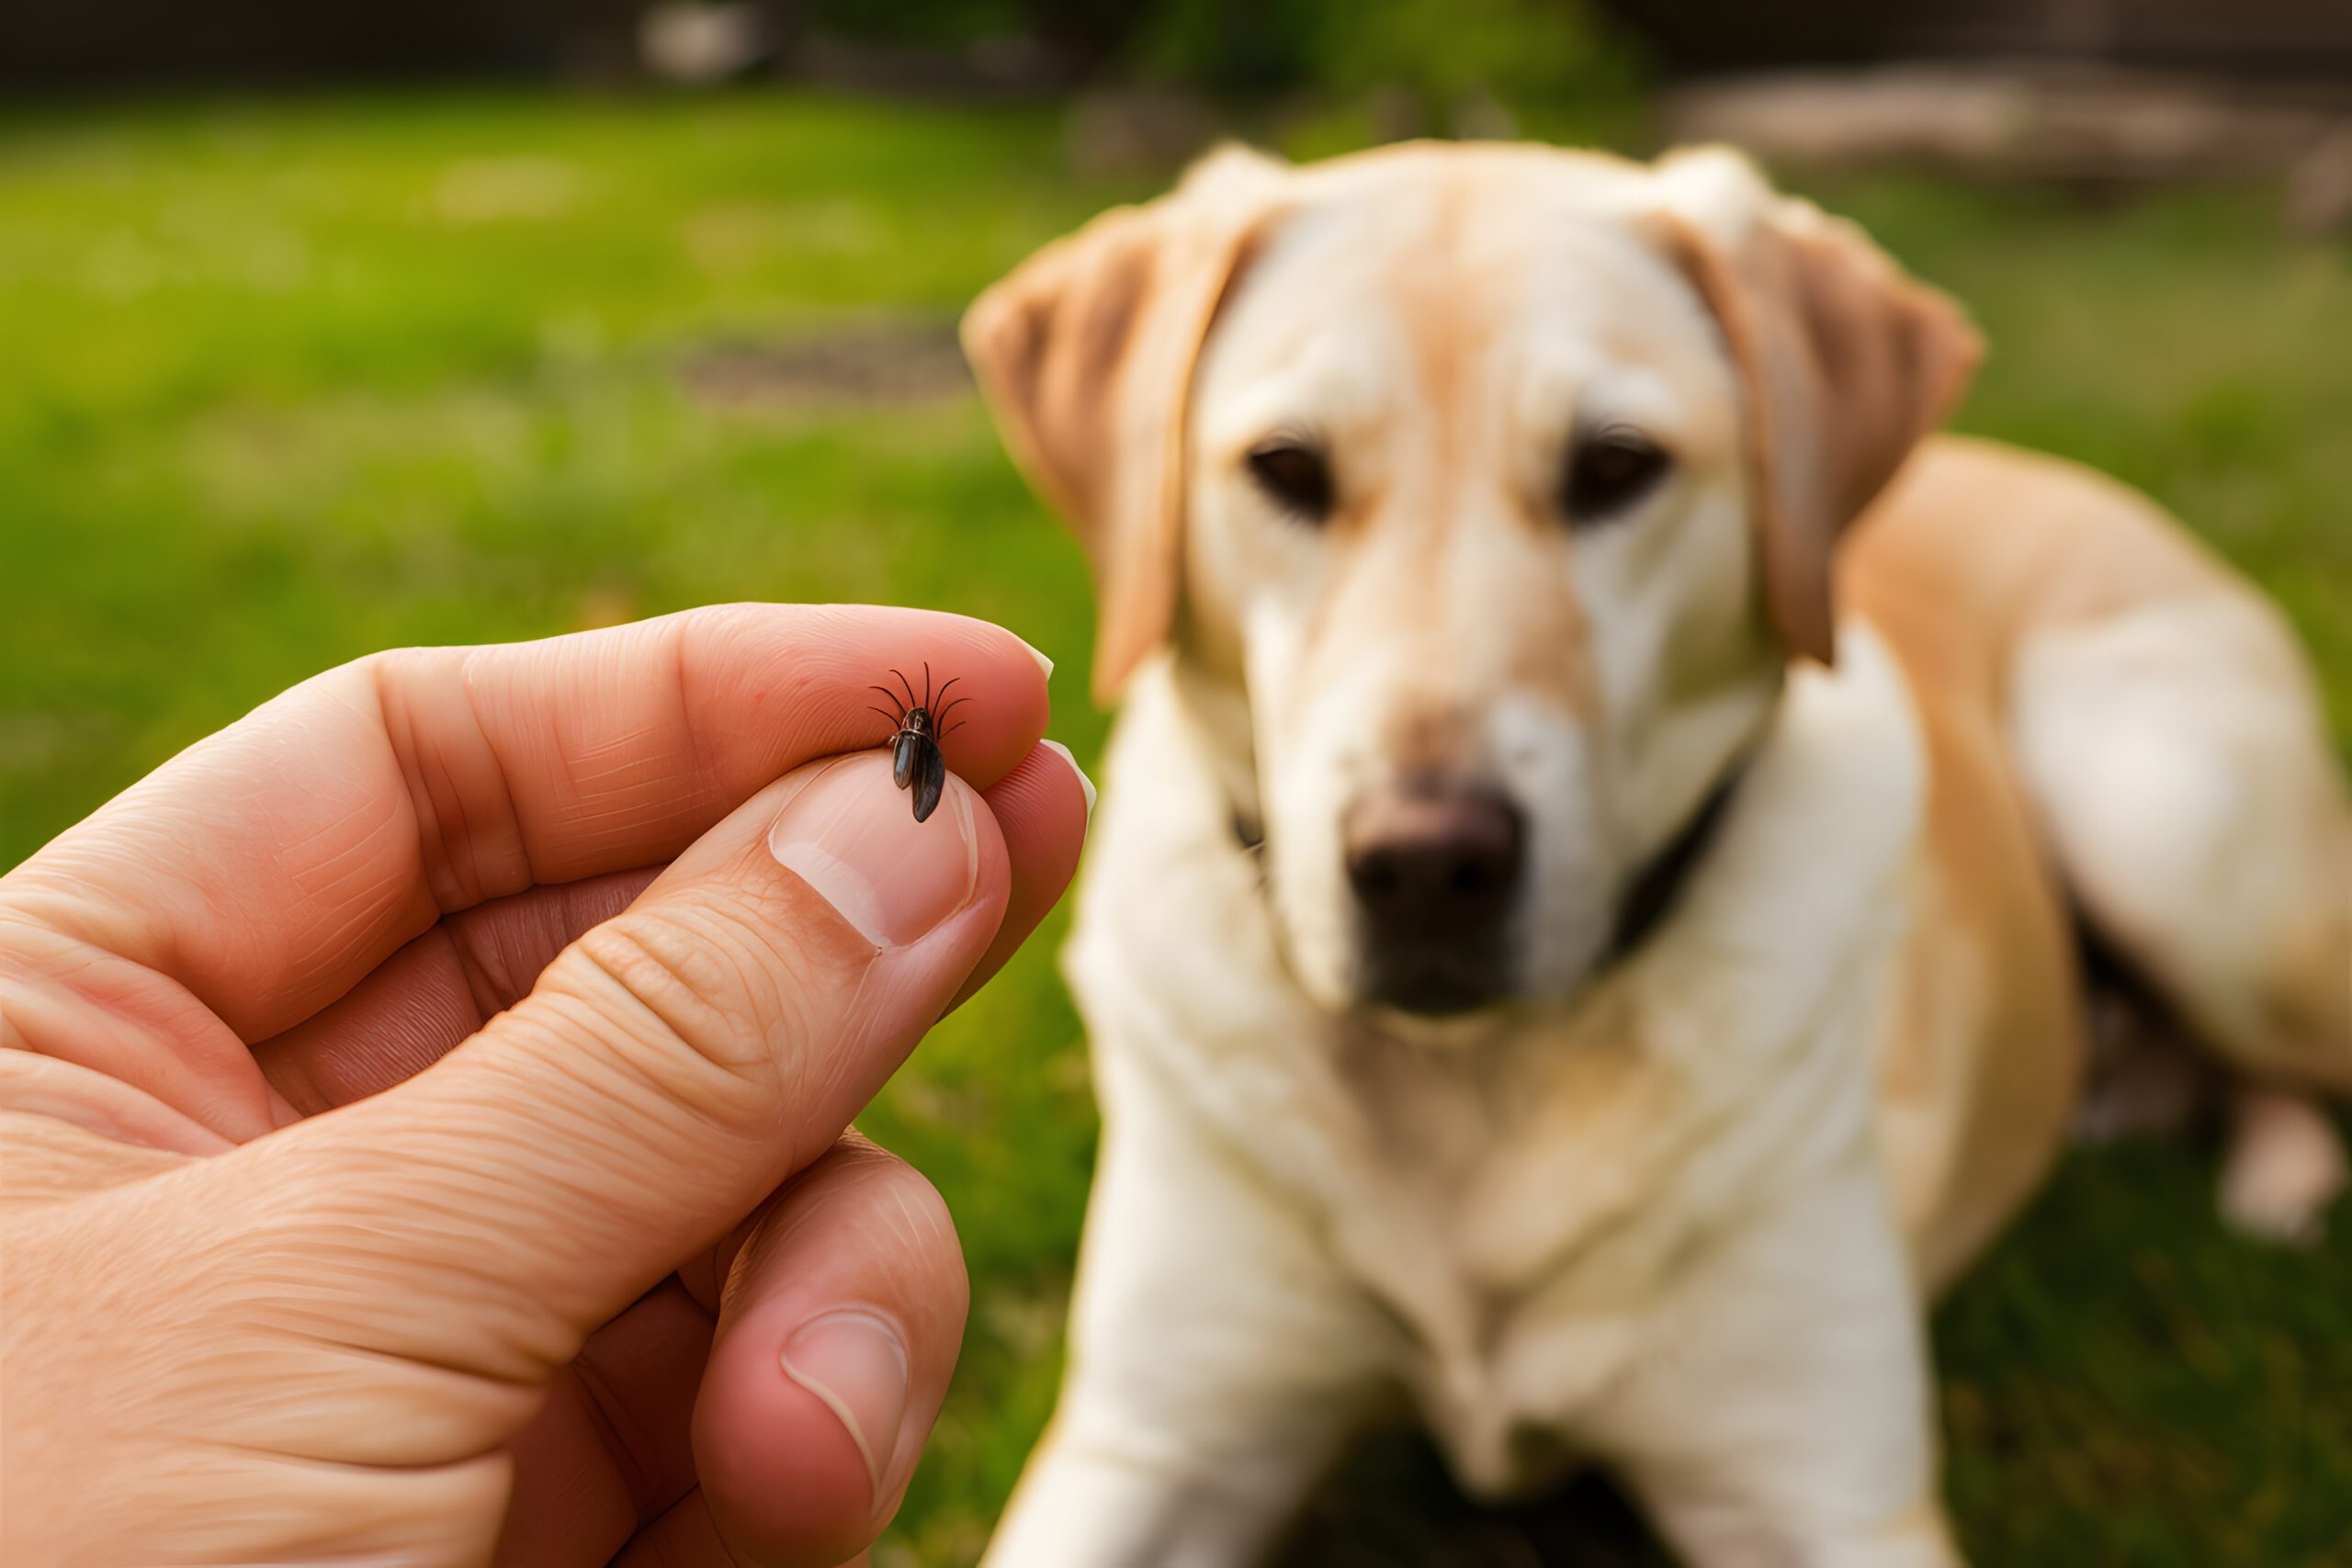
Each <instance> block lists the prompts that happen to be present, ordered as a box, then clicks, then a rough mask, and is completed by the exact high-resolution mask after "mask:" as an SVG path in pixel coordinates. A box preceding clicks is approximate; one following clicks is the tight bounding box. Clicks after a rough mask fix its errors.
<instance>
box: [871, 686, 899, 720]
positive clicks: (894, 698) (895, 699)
mask: <svg viewBox="0 0 2352 1568" xmlns="http://www.w3.org/2000/svg"><path fill="white" fill-rule="evenodd" d="M866 690H868V691H870V692H879V693H881V694H883V695H884V696H886V697H888V698H889V699H890V705H891V706H892V707H894V708H897V709H898V710H899V711H898V712H897V713H895V714H891V715H889V716H888V717H889V720H890V722H891V723H892V724H904V723H906V722H907V708H906V705H905V704H904V703H901V702H900V701H899V694H898V693H896V692H894V691H892V690H891V689H890V688H889V687H888V686H868V687H867V688H866ZM874 711H875V712H876V713H880V712H881V711H882V710H881V709H880V708H876V709H875V710H874Z"/></svg>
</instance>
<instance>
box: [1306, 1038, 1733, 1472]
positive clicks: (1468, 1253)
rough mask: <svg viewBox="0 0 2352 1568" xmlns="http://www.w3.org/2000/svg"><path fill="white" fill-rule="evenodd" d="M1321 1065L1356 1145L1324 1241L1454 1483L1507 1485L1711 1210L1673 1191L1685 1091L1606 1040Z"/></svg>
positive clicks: (1347, 1051)
mask: <svg viewBox="0 0 2352 1568" xmlns="http://www.w3.org/2000/svg"><path fill="white" fill-rule="evenodd" d="M1333 1060H1334V1063H1335V1066H1336V1073H1335V1087H1336V1089H1337V1092H1338V1093H1340V1095H1342V1096H1344V1098H1345V1100H1347V1101H1348V1106H1347V1109H1346V1111H1342V1112H1340V1114H1342V1115H1344V1116H1351V1117H1352V1118H1353V1120H1354V1122H1355V1128H1356V1134H1357V1135H1356V1137H1355V1138H1354V1139H1352V1140H1348V1141H1349V1142H1351V1143H1352V1144H1353V1145H1354V1146H1353V1148H1352V1149H1350V1150H1346V1151H1344V1152H1343V1151H1342V1150H1340V1149H1339V1148H1337V1147H1335V1148H1334V1149H1333V1150H1332V1151H1331V1153H1332V1155H1333V1156H1334V1160H1335V1163H1334V1166H1333V1175H1334V1177H1335V1178H1336V1179H1338V1180H1339V1181H1340V1183H1341V1184H1343V1185H1345V1186H1347V1187H1349V1188H1350V1189H1351V1190H1350V1191H1349V1192H1348V1194H1347V1196H1346V1198H1345V1199H1344V1201H1341V1202H1340V1203H1338V1204H1336V1205H1334V1206H1333V1207H1332V1209H1331V1210H1330V1211H1329V1213H1330V1218H1331V1225H1332V1229H1331V1233H1330V1245H1331V1247H1332V1248H1333V1251H1334V1253H1335V1254H1336V1255H1337V1258H1338V1260H1339V1261H1340V1264H1341V1266H1342V1267H1343V1268H1344V1269H1346V1270H1347V1271H1348V1272H1349V1273H1350V1274H1351V1275H1352V1276H1353V1277H1354V1278H1355V1279H1356V1280H1357V1281H1358V1282H1359V1284H1360V1286H1361V1288H1363V1290H1365V1291H1366V1292H1369V1293H1371V1294H1372V1295H1373V1296H1374V1298H1375V1299H1377V1300H1378V1301H1379V1302H1380V1303H1382V1304H1383V1306H1384V1307H1385V1309H1386V1312H1387V1314H1388V1315H1389V1316H1390V1317H1391V1318H1392V1320H1393V1321H1394V1323H1395V1325H1396V1327H1397V1336H1398V1357H1397V1360H1398V1370H1399V1371H1400V1372H1401V1373H1402V1374H1403V1376H1404V1377H1405V1379H1406V1381H1407V1382H1408V1384H1409V1385H1410V1386H1411V1387H1412V1389H1413V1391H1414V1393H1415V1394H1416V1396H1417V1398H1418V1400H1419V1403H1420V1404H1421V1405H1422V1406H1423V1408H1424V1409H1425V1410H1426V1411H1427V1413H1428V1415H1429V1416H1430V1419H1431V1421H1432V1423H1433V1425H1435V1426H1437V1427H1439V1428H1440V1430H1441V1432H1442V1433H1443V1435H1444V1436H1445V1437H1446V1438H1447V1439H1448V1443H1449V1446H1450V1447H1451V1448H1453V1450H1454V1451H1455V1454H1456V1459H1457V1463H1458V1464H1459V1465H1460V1466H1461V1468H1462V1469H1463V1471H1464V1475H1465V1477H1468V1478H1473V1479H1476V1480H1479V1481H1481V1482H1482V1483H1484V1484H1486V1485H1488V1486H1489V1487H1497V1488H1499V1487H1502V1486H1505V1485H1507V1484H1509V1483H1511V1481H1512V1480H1513V1479H1514V1478H1520V1477H1523V1476H1524V1475H1525V1474H1526V1472H1527V1471H1528V1469H1529V1464H1530V1456H1529V1454H1528V1452H1527V1451H1526V1448H1527V1444H1528V1442H1529V1440H1530V1438H1531V1436H1532V1435H1534V1434H1537V1433H1540V1432H1541V1431H1543V1430H1544V1429H1546V1428H1551V1427H1556V1425H1557V1420H1558V1417H1559V1416H1560V1415H1561V1414H1562V1413H1563V1412H1566V1411H1571V1410H1574V1409H1577V1408H1578V1407H1579V1406H1581V1405H1583V1404H1585V1403H1586V1402H1587V1396H1588V1395H1589V1393H1590V1392H1591V1390H1592V1389H1593V1388H1594V1387H1595V1386H1597V1385H1599V1384H1600V1383H1601V1382H1605V1381H1606V1380H1607V1379H1608V1378H1609V1377H1610V1376H1611V1374H1612V1372H1613V1371H1614V1370H1615V1369H1616V1368H1617V1367H1619V1366H1620V1365H1621V1364H1622V1362H1623V1359H1624V1357H1625V1356H1626V1354H1627V1353H1628V1352H1629V1350H1630V1348H1632V1346H1633V1344H1634V1337H1635V1336H1636V1334H1637V1332H1638V1330H1639V1327H1640V1323H1641V1319H1642V1315H1643V1311H1642V1307H1643V1303H1651V1302H1655V1301H1656V1299H1657V1295H1658V1293H1659V1292H1660V1291H1661V1289H1662V1288H1663V1280H1664V1277H1665V1275H1666V1273H1667V1272H1668V1269H1670V1268H1671V1267H1672V1265H1673V1262H1674V1260H1675V1258H1676V1257H1677V1256H1678V1255H1679V1252H1680V1251H1681V1249H1682V1247H1684V1245H1685V1244H1686V1243H1687V1241H1688V1235H1689V1231H1690V1228H1691V1226H1692V1225H1695V1224H1702V1223H1703V1221H1704V1216H1705V1211H1706V1210H1707V1209H1708V1208H1709V1207H1711V1206H1712V1205H1710V1204H1708V1203H1706V1202H1705V1201H1704V1200H1703V1197H1702V1195H1699V1194H1692V1195H1691V1199H1689V1200H1688V1201H1686V1200H1685V1199H1683V1198H1682V1197H1680V1196H1679V1193H1678V1191H1677V1189H1679V1188H1681V1187H1682V1186H1684V1184H1685V1182H1686V1179H1687V1178H1688V1176H1689V1175H1690V1174H1691V1173H1690V1172H1689V1171H1688V1170H1687V1169H1686V1168H1681V1167H1680V1166H1679V1161H1678V1159H1677V1156H1678V1154H1679V1152H1680V1151H1682V1150H1684V1149H1685V1147H1686V1145H1688V1143H1689V1142H1690V1140H1691V1135H1692V1133H1693V1129H1691V1127H1690V1126H1689V1124H1688V1122H1689V1115H1688V1112H1689V1111H1690V1110H1691V1100H1690V1099H1689V1097H1688V1096H1687V1095H1686V1094H1685V1093H1684V1092H1683V1091H1684V1089H1685V1087H1686V1086H1683V1085H1680V1084H1679V1083H1677V1082H1676V1081H1675V1075H1674V1073H1673V1071H1672V1069H1671V1068H1670V1067H1668V1066H1665V1065H1662V1064H1661V1063H1659V1062H1657V1060H1655V1059H1652V1058H1649V1057H1646V1056H1645V1055H1643V1054H1642V1053H1640V1052H1638V1051H1636V1050H1634V1049H1633V1048H1632V1047H1631V1046H1630V1044H1628V1043H1624V1042H1623V1041H1622V1040H1621V1041H1615V1042H1612V1041H1611V1040H1610V1039H1608V1038H1606V1037H1605V1036H1604V1035H1600V1034H1595V1035H1593V1036H1592V1037H1589V1038H1585V1039H1581V1040H1576V1041H1568V1040H1565V1039H1536V1040H1529V1041H1527V1042H1524V1043H1521V1044H1520V1045H1519V1046H1518V1047H1517V1048H1506V1049H1504V1050H1500V1051H1494V1052H1489V1053H1484V1054H1481V1055H1480V1056H1478V1057H1477V1058H1475V1059H1449V1058H1447V1057H1444V1056H1432V1055H1427V1054H1424V1053H1419V1052H1416V1051H1414V1050H1413V1049H1411V1048H1409V1047H1405V1046H1399V1045H1397V1044H1395V1043H1387V1042H1382V1041H1378V1040H1374V1039H1365V1038H1361V1037H1360V1038H1357V1039H1354V1040H1351V1041H1346V1042H1342V1043H1340V1046H1339V1049H1338V1050H1337V1052H1336V1053H1335V1055H1334V1057H1333ZM1335 1109H1336V1108H1335ZM1699 1174H1701V1175H1703V1174H1704V1172H1703V1168H1702V1171H1701V1172H1700V1173H1699ZM1539 1446H1540V1444H1539Z"/></svg>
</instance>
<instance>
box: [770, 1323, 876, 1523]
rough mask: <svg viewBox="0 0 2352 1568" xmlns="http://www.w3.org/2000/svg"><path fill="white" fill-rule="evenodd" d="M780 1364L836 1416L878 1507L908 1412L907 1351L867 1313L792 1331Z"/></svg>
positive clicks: (804, 1325)
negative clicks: (862, 1464) (861, 1461)
mask: <svg viewBox="0 0 2352 1568" xmlns="http://www.w3.org/2000/svg"><path fill="white" fill-rule="evenodd" d="M780 1359H782V1361H783V1363H784V1373H785V1376H786V1377H788V1378H790V1379H791V1380H792V1381H793V1382H797V1383H798V1384H799V1385H800V1386H801V1387H802V1388H805V1389H807V1390H808V1391H809V1393H813V1394H815V1395H816V1396H817V1397H818V1398H819V1399H821V1400H823V1401H824V1402H825V1404H826V1405H827V1407H828V1408H830V1409H831V1411H832V1413H833V1414H834V1415H835V1416H838V1417H840V1419H841V1424H842V1429H843V1430H844V1431H846V1432H848V1433H849V1440H850V1441H851V1442H853V1443H855V1444H856V1445H857V1451H858V1452H859V1453H860V1454H861V1455H863V1456H864V1457H865V1474H866V1478H867V1479H868V1480H870V1481H872V1482H873V1483H874V1506H876V1507H877V1508H879V1507H880V1506H882V1504H883V1502H884V1501H885V1500H886V1499H887V1498H888V1495H889V1486H888V1483H889V1480H890V1476H889V1474H888V1469H889V1465H890V1461H891V1459H892V1456H894V1455H895V1454H896V1453H897V1452H898V1449H899V1422H900V1421H901V1420H902V1419H903V1418H904V1417H905V1416H906V1411H907V1347H906V1343H905V1342H904V1341H903V1340H901V1339H900V1338H899V1331H898V1330H897V1329H895V1328H893V1327H891V1326H890V1325H889V1324H888V1323H886V1322H884V1321H883V1320H882V1319H881V1318H880V1317H879V1316H877V1315H876V1314H873V1313H870V1312H861V1311H856V1310H850V1311H845V1312H832V1313H827V1314H825V1315H824V1316H822V1317H820V1318H816V1319H813V1320H811V1321H809V1322H808V1323H804V1324H802V1325H800V1326H799V1328H797V1330H795V1331H794V1333H793V1336H792V1337H791V1338H789V1339H787V1340H786V1341H785V1343H784V1354H783V1356H782V1357H781V1358H780Z"/></svg>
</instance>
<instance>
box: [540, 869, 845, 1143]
mask: <svg viewBox="0 0 2352 1568" xmlns="http://www.w3.org/2000/svg"><path fill="white" fill-rule="evenodd" d="M572 951H573V953H576V954H577V955H578V958H579V960H580V961H581V962H582V963H583V964H586V965H587V966H589V967H590V968H591V969H592V970H593V971H594V973H595V974H596V975H597V976H600V977H601V978H602V980H603V981H604V982H605V984H606V985H607V986H608V987H611V988H613V989H615V990H617V991H618V992H620V993H621V994H622V995H623V997H625V998H626V1001H627V1003H628V1012H629V1014H630V1015H631V1016H630V1018H629V1019H628V1023H629V1024H632V1025H633V1026H634V1027H633V1028H631V1030H630V1032H631V1033H632V1034H634V1035H636V1036H639V1043H642V1044H649V1045H651V1046H652V1047H654V1048H655V1049H654V1056H653V1059H654V1060H655V1061H656V1062H657V1063H660V1062H662V1061H666V1060H669V1059H672V1058H674V1059H675V1060H676V1061H677V1062H679V1063H680V1064H681V1065H682V1066H684V1067H686V1068H689V1069H695V1068H715V1069H717V1071H718V1075H720V1076H721V1077H724V1078H726V1079H730V1080H734V1081H735V1082H736V1083H738V1084H740V1085H741V1086H742V1088H743V1089H746V1090H748V1091H750V1092H751V1093H752V1094H753V1095H754V1096H755V1097H756V1098H757V1099H758V1100H759V1101H760V1102H761V1103H762V1104H763V1105H772V1104H773V1103H775V1099H776V1097H778V1096H780V1095H781V1094H782V1092H783V1090H784V1089H785V1087H786V1086H785V1085H784V1084H783V1083H782V1081H781V1078H782V1072H783V1069H782V1064H781V1062H780V1059H779V1055H778V1053H777V1050H776V1042H778V1041H779V1040H787V1039H793V1038H797V1023H798V1022H799V1020H798V1019H797V1017H796V1016H795V1014H796V1008H795V998H794V995H793V991H792V988H791V987H790V986H789V985H788V984H787V983H786V981H785V978H784V973H785V972H786V965H784V964H779V962H778V955H777V953H776V952H775V944H774V942H772V941H766V940H763V939H762V938H761V937H760V936H759V934H758V933H754V932H752V931H747V930H746V929H744V928H743V926H742V925H741V922H740V921H736V920H731V919H728V918H726V917H725V916H724V915H721V914H719V913H717V912H715V911H708V910H682V909H675V908H651V909H633V910H630V911H628V913H626V914H624V915H622V916H620V917H618V918H616V919H611V920H607V921H605V923H604V924H603V925H601V926H597V927H595V928H594V929H593V930H591V931H588V932H587V933H586V934H584V935H583V936H582V937H581V939H580V940H579V941H578V942H576V943H574V944H573V948H572ZM665 1048H666V1049H665ZM673 1087H676V1086H673Z"/></svg>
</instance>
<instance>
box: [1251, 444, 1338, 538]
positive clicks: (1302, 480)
mask: <svg viewBox="0 0 2352 1568" xmlns="http://www.w3.org/2000/svg"><path fill="white" fill-rule="evenodd" d="M1250 478H1251V479H1255V480H1257V481H1258V488H1259V489H1260V490H1262V491H1265V492H1266V495H1267V498H1268V499H1269V500H1271V501H1272V502H1273V503H1274V504H1275V505H1277V506H1279V507H1281V508H1282V509H1283V511H1285V512H1288V513H1291V514H1292V515H1293V516H1295V517H1299V518H1302V519H1304V520H1305V521H1306V522H1309V523H1320V522H1322V521H1323V519H1325V518H1326V517H1329V515H1331V464H1330V461H1329V459H1328V458H1326V457H1324V456H1323V454H1322V453H1320V452H1317V450H1315V448H1313V447H1312V446H1301V445H1300V444H1299V443H1298V442H1297V441H1295V440H1293V439H1291V438H1289V437H1287V436H1277V437H1274V438H1272V439H1270V440H1266V441H1261V442H1260V443H1259V444H1258V445H1257V446H1253V447H1251V448H1250Z"/></svg>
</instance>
